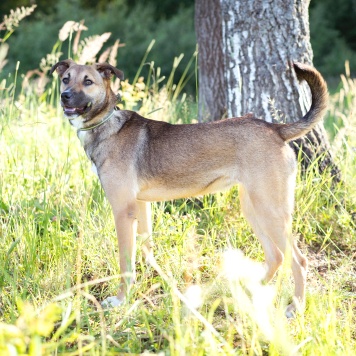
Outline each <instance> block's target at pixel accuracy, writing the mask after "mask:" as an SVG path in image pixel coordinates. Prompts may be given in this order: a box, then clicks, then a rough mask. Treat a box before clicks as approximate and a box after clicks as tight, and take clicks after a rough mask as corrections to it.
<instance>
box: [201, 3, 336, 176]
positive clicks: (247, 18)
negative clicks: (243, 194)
mask: <svg viewBox="0 0 356 356" xmlns="http://www.w3.org/2000/svg"><path fill="white" fill-rule="evenodd" d="M308 6H309V0H294V1H285V0H275V1H269V0H239V1H236V0H208V1H204V0H196V15H195V16H196V31H197V38H198V45H199V62H198V64H199V117H200V120H218V119H220V118H222V117H225V116H226V115H227V116H228V117H237V116H242V115H244V114H246V113H248V112H252V113H253V114H254V115H255V116H256V117H259V118H261V119H263V120H266V121H268V122H291V121H297V120H299V119H301V118H302V116H303V115H304V114H305V112H306V111H307V110H308V109H309V107H310V95H309V89H308V87H307V85H306V83H298V81H297V79H296V76H295V73H294V72H293V70H291V66H290V63H291V62H292V61H298V62H303V63H308V64H312V57H313V53H312V48H311V45H310V34H309V16H308ZM213 10H214V13H212V11H213ZM219 10H220V14H218V12H219ZM217 14H218V15H217ZM219 21H220V27H221V30H220V28H219V25H218V22H219ZM204 31H205V34H204V33H202V32H204ZM212 31H214V33H213V32H212ZM220 36H221V37H220ZM219 38H221V45H218V44H216V43H214V44H213V42H215V41H218V40H219ZM216 67H218V68H216ZM220 75H223V79H222V78H221V77H220ZM221 90H223V91H224V92H225V94H222V93H221V92H220V91H221ZM217 98H218V100H217ZM223 102H224V103H223ZM201 107H202V108H203V109H202V110H201V109H200V108H201ZM292 147H293V148H294V149H295V151H296V152H299V150H300V148H301V147H302V150H303V151H302V152H303V154H302V157H303V159H302V162H303V164H304V165H305V167H307V166H308V164H309V163H310V162H311V161H313V160H314V159H315V158H316V157H320V162H319V167H320V169H321V170H324V169H325V167H330V166H331V168H332V173H333V175H336V176H338V175H339V170H338V168H337V167H336V165H335V164H334V163H333V160H332V157H331V153H330V147H329V143H328V140H327V135H326V132H325V129H324V127H323V125H322V124H321V125H318V126H317V127H316V129H315V130H314V131H313V132H312V133H311V134H309V135H307V136H306V138H302V139H299V140H297V141H294V142H293V143H292ZM337 179H339V177H338V178H337Z"/></svg>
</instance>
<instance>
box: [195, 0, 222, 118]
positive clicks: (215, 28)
mask: <svg viewBox="0 0 356 356" xmlns="http://www.w3.org/2000/svg"><path fill="white" fill-rule="evenodd" d="M221 23H222V22H221V6H220V1H219V0H197V1H196V2H195V32H196V35H197V41H198V51H199V56H198V66H199V79H198V80H199V92H198V95H199V103H198V110H199V115H198V117H199V121H213V120H218V119H220V118H222V117H224V116H225V115H226V112H227V100H226V87H227V85H226V80H225V78H226V76H225V68H224V55H223V38H222V26H221ZM212 84H213V85H212Z"/></svg>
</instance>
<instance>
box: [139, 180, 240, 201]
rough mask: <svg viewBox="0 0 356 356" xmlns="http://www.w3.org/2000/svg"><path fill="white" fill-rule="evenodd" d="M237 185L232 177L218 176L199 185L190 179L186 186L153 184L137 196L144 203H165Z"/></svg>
mask: <svg viewBox="0 0 356 356" xmlns="http://www.w3.org/2000/svg"><path fill="white" fill-rule="evenodd" d="M237 183H238V182H237V181H236V180H235V179H233V178H232V177H226V176H218V177H215V178H213V179H211V180H210V181H208V182H205V183H204V182H199V184H197V183H196V182H189V179H187V184H186V186H180V185H173V184H170V183H166V184H159V183H158V182H152V183H151V184H149V185H147V186H146V187H145V188H143V189H142V190H140V192H139V193H138V194H137V199H138V200H143V201H164V200H172V199H179V198H189V197H196V196H202V195H205V194H209V193H216V192H220V191H223V190H226V189H229V188H231V187H232V186H233V185H236V184H237Z"/></svg>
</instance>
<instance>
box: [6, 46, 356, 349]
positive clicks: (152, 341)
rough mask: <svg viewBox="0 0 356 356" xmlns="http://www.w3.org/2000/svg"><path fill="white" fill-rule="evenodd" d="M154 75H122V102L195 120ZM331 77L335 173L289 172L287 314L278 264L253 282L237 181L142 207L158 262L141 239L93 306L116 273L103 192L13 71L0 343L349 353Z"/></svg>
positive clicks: (346, 171)
mask: <svg viewBox="0 0 356 356" xmlns="http://www.w3.org/2000/svg"><path fill="white" fill-rule="evenodd" d="M56 48H58V46H57V47H56ZM54 54H55V53H54ZM176 61H178V60H176ZM175 64H177V63H175ZM151 73H152V78H153V79H152V80H151V81H150V82H148V81H144V80H141V79H139V76H137V78H136V79H135V83H129V82H128V81H127V82H126V84H125V85H126V86H125V85H123V87H122V89H121V91H122V92H121V94H122V97H123V98H124V102H123V104H122V105H123V107H129V108H137V109H139V110H140V112H141V113H143V114H148V113H149V112H152V114H151V115H149V116H151V117H153V118H155V119H158V120H167V117H168V118H169V120H170V121H172V122H179V123H181V122H192V121H194V119H193V118H194V117H195V113H196V108H195V106H194V103H193V102H192V101H191V102H190V101H189V100H188V99H187V98H185V97H184V96H182V95H175V92H174V90H177V89H176V88H177V87H174V84H173V79H172V78H169V80H168V84H167V81H165V80H164V79H162V78H160V75H159V70H158V69H155V68H154V66H152V72H151ZM187 73H188V71H187ZM187 75H188V74H187ZM342 78H343V80H342V84H341V87H340V90H339V92H338V93H337V94H335V96H334V97H333V100H332V106H331V107H330V110H329V116H328V118H327V121H326V122H327V123H328V124H329V125H330V123H331V122H332V123H336V124H337V126H335V127H334V128H333V129H334V133H335V139H334V141H333V149H334V151H335V155H336V158H337V159H338V163H339V165H340V167H341V168H342V171H343V178H344V179H343V183H342V184H340V185H339V186H336V187H335V186H334V187H332V185H331V182H330V179H329V177H328V176H327V175H320V174H319V173H318V170H317V169H316V167H314V166H313V165H312V166H311V167H310V168H309V170H308V172H306V175H305V176H304V177H299V178H298V182H297V190H296V209H295V210H296V213H295V216H294V232H295V234H296V236H297V237H299V240H300V244H301V247H302V249H303V250H304V251H305V252H306V254H307V255H308V257H309V260H310V274H309V284H308V292H307V308H306V311H305V313H304V314H300V315H297V316H296V318H295V319H292V320H287V319H286V318H285V317H284V308H285V306H286V305H287V303H288V302H289V298H290V296H291V295H292V283H291V281H290V278H289V272H288V271H289V269H288V268H285V269H283V270H282V271H281V272H280V273H279V275H278V277H277V278H276V280H275V281H274V283H272V284H271V285H268V286H265V285H261V284H260V283H259V276H260V273H261V272H260V263H261V261H263V254H262V249H261V247H260V245H259V243H258V242H257V240H256V238H255V237H254V235H253V233H252V231H251V229H250V228H249V226H248V225H247V223H246V222H245V220H244V218H243V217H242V215H241V213H240V209H239V202H238V199H237V196H238V194H237V193H238V190H237V188H234V189H232V190H231V191H229V192H226V193H220V194H216V195H209V196H205V197H203V198H201V199H194V200H189V199H188V200H178V201H174V202H164V203H157V204H153V219H154V220H153V221H154V241H155V245H156V246H155V256H156V258H157V261H158V265H157V266H153V268H152V267H148V266H147V265H146V263H145V262H144V259H143V258H142V255H141V251H140V249H138V264H137V269H138V280H137V283H136V285H135V286H134V288H133V291H132V295H131V296H130V298H129V300H128V301H127V303H126V304H125V305H123V306H121V307H119V308H116V309H113V310H110V311H103V310H102V309H101V306H100V304H99V302H98V301H101V300H103V299H104V298H106V297H107V296H109V295H113V294H115V291H116V288H117V286H118V283H119V277H120V270H119V266H118V250H117V243H116V237H115V230H114V225H113V219H112V216H111V210H110V207H109V205H108V202H107V200H106V199H105V197H104V194H103V192H102V190H101V187H100V184H99V183H98V181H97V179H96V177H95V176H94V174H92V173H91V170H90V164H89V162H88V160H87V159H86V157H85V154H84V151H83V149H82V148H81V147H80V142H79V140H78V139H77V137H76V133H75V131H73V130H72V129H71V128H70V127H69V125H68V124H67V122H65V120H64V119H63V117H62V114H61V112H60V110H59V109H58V106H57V104H56V102H57V97H58V90H57V84H56V83H53V82H52V83H49V84H47V87H46V88H45V89H44V90H43V92H42V93H36V90H34V85H35V83H32V82H31V81H30V84H28V86H27V87H25V88H22V89H21V93H20V94H19V95H15V94H14V93H15V87H16V86H19V87H20V88H21V84H22V83H21V79H20V78H18V79H17V80H16V81H13V82H10V83H9V82H8V83H6V86H5V88H6V89H4V90H2V91H1V92H0V95H1V101H0V105H1V119H0V152H1V159H0V194H1V195H0V245H1V248H0V263H1V268H0V288H1V297H0V298H1V299H0V308H1V309H0V313H1V317H0V318H1V323H0V353H1V354H4V355H5V354H11V355H17V354H28V355H39V354H41V353H42V354H61V353H64V354H68V355H81V354H88V355H104V354H105V355H110V354H112V355H114V354H118V353H124V352H126V353H132V354H139V353H143V352H146V353H157V354H159V353H163V354H172V355H183V354H187V355H205V354H207V355H236V354H237V355H254V354H256V355H265V354H270V355H281V354H283V355H293V354H302V355H353V354H354V350H355V348H356V342H355V332H356V329H355V326H354V325H355V322H356V320H355V310H356V304H355V292H356V268H355V262H354V260H355V251H356V250H355V242H356V233H355V199H356V197H355V191H354V186H355V184H356V172H355V163H356V162H355V147H356V146H355V144H356V139H355V136H354V135H352V134H351V132H353V131H352V130H355V128H356V122H355V121H356V120H355V115H354V112H353V108H354V107H355V106H354V104H355V103H354V101H355V99H356V85H355V82H354V80H352V79H351V78H350V77H349V76H347V75H346V76H343V77H342ZM180 89H181V88H179V90H180ZM158 108H162V109H161V110H158V111H154V110H155V109H158ZM177 108H178V109H177ZM153 111H154V112H153ZM344 128H347V129H345V130H344ZM239 250H242V251H243V253H244V255H243V254H242V253H241V252H239ZM245 256H246V257H245ZM251 259H253V260H255V261H256V262H252V261H251Z"/></svg>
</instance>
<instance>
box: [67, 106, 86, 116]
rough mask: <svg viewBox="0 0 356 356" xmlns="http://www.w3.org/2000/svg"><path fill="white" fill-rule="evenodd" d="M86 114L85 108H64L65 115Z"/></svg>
mask: <svg viewBox="0 0 356 356" xmlns="http://www.w3.org/2000/svg"><path fill="white" fill-rule="evenodd" d="M83 112H84V108H69V107H68V106H65V107H64V113H65V114H79V115H80V114H82V113H83Z"/></svg>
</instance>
